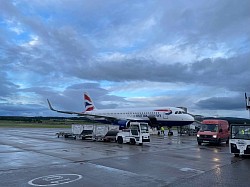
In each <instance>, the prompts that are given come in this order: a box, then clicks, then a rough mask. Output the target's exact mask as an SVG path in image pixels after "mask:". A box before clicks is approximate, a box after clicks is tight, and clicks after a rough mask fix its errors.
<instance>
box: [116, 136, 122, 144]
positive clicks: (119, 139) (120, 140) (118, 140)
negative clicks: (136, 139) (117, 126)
mask: <svg viewBox="0 0 250 187" xmlns="http://www.w3.org/2000/svg"><path fill="white" fill-rule="evenodd" d="M117 142H118V143H119V144H122V143H123V139H122V137H121V136H118V138H117Z"/></svg>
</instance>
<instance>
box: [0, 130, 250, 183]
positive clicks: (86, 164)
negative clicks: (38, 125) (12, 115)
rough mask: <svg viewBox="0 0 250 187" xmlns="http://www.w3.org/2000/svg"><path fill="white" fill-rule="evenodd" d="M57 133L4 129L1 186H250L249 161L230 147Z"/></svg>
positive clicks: (189, 139) (184, 139)
mask: <svg viewBox="0 0 250 187" xmlns="http://www.w3.org/2000/svg"><path fill="white" fill-rule="evenodd" d="M59 131H62V129H32V128H24V129H22V128H0V132H1V133H0V186H4V187H7V186H11V187H14V186H18V187H19V186H29V187H31V186H62V187H67V186H74V187H78V186H79V187H83V186H91V187H99V186H102V187H103V186H112V185H113V186H129V187H130V186H143V187H145V186H149V187H151V186H153V187H155V186H185V187H186V186H203V187H206V186H209V187H211V186H226V187H228V186H250V185H249V181H248V179H249V177H250V159H249V158H242V157H240V158H235V157H234V156H233V155H231V154H230V153H229V148H228V145H226V144H222V145H221V146H213V145H202V146H198V145H197V142H196V137H195V136H185V135H183V136H179V135H177V133H175V134H174V136H172V137H168V136H164V137H163V136H157V135H154V136H151V142H150V143H147V144H144V145H143V146H137V145H127V144H122V145H120V144H117V143H105V142H92V141H88V140H74V139H64V138H57V136H55V133H56V132H59ZM64 131H65V129H64ZM68 131H70V129H69V130H68Z"/></svg>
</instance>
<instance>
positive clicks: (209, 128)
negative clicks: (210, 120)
mask: <svg viewBox="0 0 250 187" xmlns="http://www.w3.org/2000/svg"><path fill="white" fill-rule="evenodd" d="M200 131H211V132H217V131H218V125H217V124H209V125H207V124H201V128H200Z"/></svg>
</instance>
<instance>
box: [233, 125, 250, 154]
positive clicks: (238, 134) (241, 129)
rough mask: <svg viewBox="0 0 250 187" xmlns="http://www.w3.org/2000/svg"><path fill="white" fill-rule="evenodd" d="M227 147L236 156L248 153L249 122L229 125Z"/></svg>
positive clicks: (249, 150)
mask: <svg viewBox="0 0 250 187" xmlns="http://www.w3.org/2000/svg"><path fill="white" fill-rule="evenodd" d="M229 149H230V153H232V154H234V155H235V156H236V157H238V156H240V155H250V124H231V125H230V139H229Z"/></svg>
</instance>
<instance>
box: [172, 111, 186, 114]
mask: <svg viewBox="0 0 250 187" xmlns="http://www.w3.org/2000/svg"><path fill="white" fill-rule="evenodd" d="M185 113H186V112H184V111H175V114H185Z"/></svg>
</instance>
